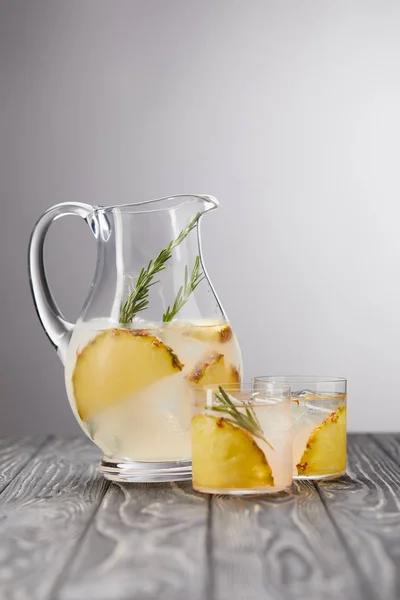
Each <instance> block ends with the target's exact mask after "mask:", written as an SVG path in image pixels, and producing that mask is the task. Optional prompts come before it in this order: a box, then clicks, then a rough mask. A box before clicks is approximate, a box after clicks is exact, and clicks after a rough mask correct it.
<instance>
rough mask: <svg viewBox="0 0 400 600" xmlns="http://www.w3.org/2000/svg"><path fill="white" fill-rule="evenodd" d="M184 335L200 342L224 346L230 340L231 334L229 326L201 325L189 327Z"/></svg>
mask: <svg viewBox="0 0 400 600" xmlns="http://www.w3.org/2000/svg"><path fill="white" fill-rule="evenodd" d="M185 335H188V336H190V337H193V338H196V340H200V341H201V342H215V343H217V344H218V343H219V344H224V343H225V342H229V340H231V339H232V336H233V332H232V328H231V326H230V325H201V326H196V327H189V328H188V329H187V330H186V331H185Z"/></svg>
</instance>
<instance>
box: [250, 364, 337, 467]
mask: <svg viewBox="0 0 400 600" xmlns="http://www.w3.org/2000/svg"><path fill="white" fill-rule="evenodd" d="M276 382H280V383H281V384H284V383H285V384H287V385H290V387H291V392H292V418H293V476H294V477H300V478H307V479H324V478H333V477H338V476H340V475H343V474H344V473H345V472H346V403H347V394H346V388H347V383H346V380H345V379H342V378H339V377H334V378H327V377H296V376H291V377H272V376H266V377H255V378H254V380H253V383H254V385H255V387H256V388H257V389H261V390H262V389H264V388H265V387H268V386H269V385H272V383H276Z"/></svg>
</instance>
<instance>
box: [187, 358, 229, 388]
mask: <svg viewBox="0 0 400 600" xmlns="http://www.w3.org/2000/svg"><path fill="white" fill-rule="evenodd" d="M187 379H188V381H189V382H190V383H191V384H192V385H194V386H196V387H202V388H203V387H207V386H213V385H219V384H221V385H222V384H236V383H240V374H239V371H238V370H237V369H236V367H234V366H233V365H227V364H226V363H225V357H224V355H223V354H219V352H211V353H210V354H209V355H208V356H207V357H206V358H205V359H203V360H201V361H200V362H199V363H197V365H196V366H195V367H194V369H193V370H192V371H191V372H190V373H189V375H188V376H187Z"/></svg>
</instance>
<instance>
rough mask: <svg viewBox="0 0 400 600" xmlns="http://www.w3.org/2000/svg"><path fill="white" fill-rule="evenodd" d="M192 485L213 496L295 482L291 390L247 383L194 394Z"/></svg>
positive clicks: (271, 489) (268, 490)
mask: <svg viewBox="0 0 400 600" xmlns="http://www.w3.org/2000/svg"><path fill="white" fill-rule="evenodd" d="M192 414H193V416H192V424H191V429H192V468H193V487H194V488H195V489H196V490H198V491H201V492H205V493H212V494H259V493H261V494H265V493H271V492H278V491H281V490H284V489H285V488H287V487H288V486H289V485H290V484H291V481H292V415H291V405H290V389H289V388H287V391H286V390H284V389H282V386H281V388H280V389H275V390H273V391H267V392H259V391H255V390H254V389H252V387H251V386H250V385H249V384H242V385H230V386H228V385H227V386H217V387H216V386H214V388H213V389H208V390H198V391H196V392H195V394H194V403H193V411H192Z"/></svg>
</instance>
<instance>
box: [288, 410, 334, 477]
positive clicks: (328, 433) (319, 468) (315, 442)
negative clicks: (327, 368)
mask: <svg viewBox="0 0 400 600" xmlns="http://www.w3.org/2000/svg"><path fill="white" fill-rule="evenodd" d="M296 467H297V473H298V474H299V475H303V476H305V477H313V476H314V477H318V476H321V475H330V474H332V475H335V474H337V473H344V471H345V470H346V405H345V404H343V405H342V406H339V408H338V409H337V410H335V411H334V412H332V413H331V414H330V415H329V416H328V417H327V418H326V419H325V420H324V421H323V422H322V423H321V425H318V427H316V428H315V429H314V431H313V432H312V433H311V435H310V437H309V438H308V442H307V446H306V449H305V450H304V452H303V455H302V457H301V459H300V462H299V463H298V464H297V465H296Z"/></svg>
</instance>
